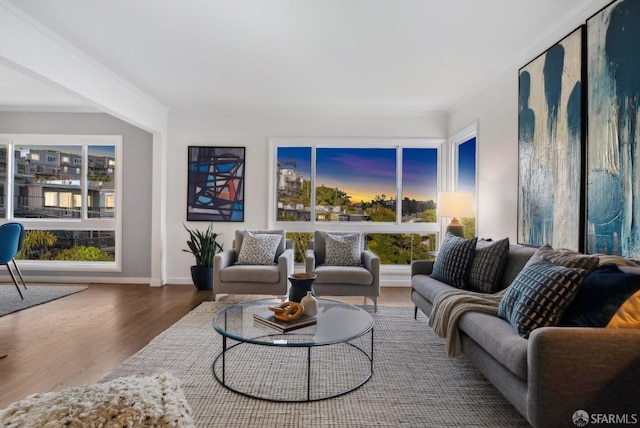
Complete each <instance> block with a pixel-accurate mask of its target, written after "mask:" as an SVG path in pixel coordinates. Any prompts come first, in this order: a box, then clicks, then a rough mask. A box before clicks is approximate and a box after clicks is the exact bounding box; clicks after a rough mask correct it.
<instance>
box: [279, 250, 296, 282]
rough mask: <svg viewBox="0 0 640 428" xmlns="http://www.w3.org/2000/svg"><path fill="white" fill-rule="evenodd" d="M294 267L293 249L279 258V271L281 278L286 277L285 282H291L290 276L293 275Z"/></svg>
mask: <svg viewBox="0 0 640 428" xmlns="http://www.w3.org/2000/svg"><path fill="white" fill-rule="evenodd" d="M293 267H294V254H293V248H287V249H286V250H284V251H283V252H282V254H280V257H278V270H279V271H280V277H281V278H282V277H284V278H285V281H288V280H289V275H291V274H292V273H293Z"/></svg>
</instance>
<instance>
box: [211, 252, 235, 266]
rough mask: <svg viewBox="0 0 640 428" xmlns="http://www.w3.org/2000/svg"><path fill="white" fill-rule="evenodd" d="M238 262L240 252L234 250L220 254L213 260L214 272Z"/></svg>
mask: <svg viewBox="0 0 640 428" xmlns="http://www.w3.org/2000/svg"><path fill="white" fill-rule="evenodd" d="M237 260H238V252H237V251H236V250H235V249H234V248H232V249H230V250H224V251H221V252H219V253H218V254H216V255H215V257H214V258H213V267H214V270H222V269H224V268H227V267H229V266H231V265H233V264H234V263H235V262H236V261H237Z"/></svg>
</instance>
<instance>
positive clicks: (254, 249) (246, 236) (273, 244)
mask: <svg viewBox="0 0 640 428" xmlns="http://www.w3.org/2000/svg"><path fill="white" fill-rule="evenodd" d="M281 240H282V235H276V234H274V233H251V232H249V231H248V230H245V231H244V233H243V236H242V245H241V246H240V254H238V261H237V262H236V264H239V265H272V264H274V263H275V259H276V252H277V251H278V245H280V241H281Z"/></svg>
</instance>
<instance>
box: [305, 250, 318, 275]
mask: <svg viewBox="0 0 640 428" xmlns="http://www.w3.org/2000/svg"><path fill="white" fill-rule="evenodd" d="M306 254H307V257H306V259H305V270H304V271H305V272H306V273H312V272H313V271H315V270H316V254H315V252H314V251H313V249H310V250H307V253H306Z"/></svg>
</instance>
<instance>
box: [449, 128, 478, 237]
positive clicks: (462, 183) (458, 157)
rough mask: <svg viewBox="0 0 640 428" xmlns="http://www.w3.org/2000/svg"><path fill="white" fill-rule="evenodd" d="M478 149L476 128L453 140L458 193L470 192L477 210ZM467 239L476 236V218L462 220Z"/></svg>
mask: <svg viewBox="0 0 640 428" xmlns="http://www.w3.org/2000/svg"><path fill="white" fill-rule="evenodd" d="M476 152H477V148H476V136H475V127H473V128H471V129H469V130H467V132H465V133H463V134H461V135H460V136H459V137H458V138H457V139H454V140H453V159H454V168H453V171H454V174H455V176H454V187H455V190H456V191H458V192H470V193H471V194H472V195H473V201H474V207H476V209H477V200H476V182H477V171H476V169H477V160H476V158H477V155H476ZM460 222H461V223H462V225H463V226H464V235H465V237H473V236H476V217H471V218H461V219H460Z"/></svg>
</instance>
